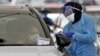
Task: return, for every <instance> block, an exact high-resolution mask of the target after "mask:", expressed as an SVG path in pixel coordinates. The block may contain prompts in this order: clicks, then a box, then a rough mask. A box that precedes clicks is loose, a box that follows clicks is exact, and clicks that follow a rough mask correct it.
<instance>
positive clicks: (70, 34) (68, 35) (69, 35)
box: [65, 32, 74, 38]
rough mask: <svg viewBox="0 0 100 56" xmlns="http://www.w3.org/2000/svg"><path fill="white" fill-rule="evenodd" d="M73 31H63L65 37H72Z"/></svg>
mask: <svg viewBox="0 0 100 56" xmlns="http://www.w3.org/2000/svg"><path fill="white" fill-rule="evenodd" d="M73 34H74V33H73V32H67V33H65V35H66V36H67V37H69V38H70V37H72V35H73Z"/></svg>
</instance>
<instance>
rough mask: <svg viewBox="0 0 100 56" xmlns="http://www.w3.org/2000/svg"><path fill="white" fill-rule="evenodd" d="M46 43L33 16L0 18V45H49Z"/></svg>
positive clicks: (21, 15)
mask: <svg viewBox="0 0 100 56" xmlns="http://www.w3.org/2000/svg"><path fill="white" fill-rule="evenodd" d="M0 15H2V14H0ZM43 40H46V41H43ZM48 41H49V39H47V38H46V36H45V33H44V31H43V28H42V27H41V24H40V22H39V20H38V19H37V18H36V17H34V16H31V15H29V14H17V15H10V16H7V17H6V16H5V17H1V18H0V45H4V46H9V45H10V46H13V45H21V46H23V45H42V44H43V43H44V44H45V45H46V44H47V45H49V42H48ZM41 42H43V43H41ZM44 44H43V45H44Z"/></svg>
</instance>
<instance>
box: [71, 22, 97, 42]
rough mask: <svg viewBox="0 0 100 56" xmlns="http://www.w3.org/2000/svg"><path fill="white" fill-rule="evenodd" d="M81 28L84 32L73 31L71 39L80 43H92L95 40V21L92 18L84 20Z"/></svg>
mask: <svg viewBox="0 0 100 56" xmlns="http://www.w3.org/2000/svg"><path fill="white" fill-rule="evenodd" d="M82 28H83V29H84V33H78V32H75V33H74V34H73V36H72V40H74V41H77V42H81V43H93V42H94V41H95V40H96V23H95V22H94V21H92V20H90V21H86V22H85V25H84V27H82Z"/></svg>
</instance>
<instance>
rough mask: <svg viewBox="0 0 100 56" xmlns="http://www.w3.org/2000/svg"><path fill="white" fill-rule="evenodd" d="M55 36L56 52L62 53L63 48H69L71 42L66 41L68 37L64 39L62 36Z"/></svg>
mask: <svg viewBox="0 0 100 56" xmlns="http://www.w3.org/2000/svg"><path fill="white" fill-rule="evenodd" d="M55 36H56V41H57V45H58V46H59V47H58V50H59V51H61V52H63V48H64V47H65V46H69V45H70V43H71V40H70V39H68V37H66V36H65V35H63V34H55Z"/></svg>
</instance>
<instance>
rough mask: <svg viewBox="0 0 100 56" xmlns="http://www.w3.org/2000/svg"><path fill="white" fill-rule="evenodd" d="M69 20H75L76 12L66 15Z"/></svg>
mask: <svg viewBox="0 0 100 56" xmlns="http://www.w3.org/2000/svg"><path fill="white" fill-rule="evenodd" d="M66 18H67V19H68V20H69V21H72V22H73V21H74V20H75V19H74V13H72V14H70V15H69V16H67V17H66Z"/></svg>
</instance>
